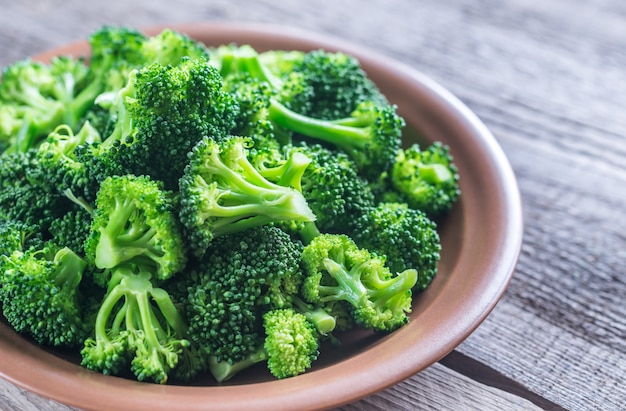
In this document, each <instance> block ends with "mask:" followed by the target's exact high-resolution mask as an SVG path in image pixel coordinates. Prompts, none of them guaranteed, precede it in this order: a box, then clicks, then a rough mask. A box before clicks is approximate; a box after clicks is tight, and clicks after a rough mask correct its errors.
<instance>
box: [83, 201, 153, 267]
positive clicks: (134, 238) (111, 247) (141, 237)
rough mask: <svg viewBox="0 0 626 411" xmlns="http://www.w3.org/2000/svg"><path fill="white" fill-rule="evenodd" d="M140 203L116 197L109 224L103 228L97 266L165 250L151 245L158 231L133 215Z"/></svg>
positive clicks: (146, 256) (97, 248) (110, 265)
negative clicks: (158, 249)
mask: <svg viewBox="0 0 626 411" xmlns="http://www.w3.org/2000/svg"><path fill="white" fill-rule="evenodd" d="M137 212H138V210H137V207H136V206H135V204H134V202H133V201H132V200H131V199H129V198H122V199H116V204H115V208H114V210H113V211H112V212H111V215H110V217H109V220H108V222H107V225H106V226H105V227H101V228H100V240H99V241H98V244H97V246H96V257H95V263H96V266H97V267H98V268H113V267H116V266H118V265H120V264H121V263H123V262H125V261H129V260H131V259H133V258H139V259H140V260H146V261H147V262H149V261H150V259H153V257H157V258H158V257H162V256H163V253H161V252H158V251H156V250H155V249H154V247H151V244H152V242H153V240H154V236H155V234H156V231H155V230H154V228H152V227H150V226H147V225H145V224H142V223H141V222H140V221H141V220H140V219H133V218H132V216H133V214H134V213H137Z"/></svg>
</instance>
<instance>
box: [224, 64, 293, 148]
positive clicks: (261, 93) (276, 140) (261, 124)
mask: <svg viewBox="0 0 626 411" xmlns="http://www.w3.org/2000/svg"><path fill="white" fill-rule="evenodd" d="M223 88H224V90H225V91H226V92H228V93H230V94H231V95H232V96H233V97H235V99H236V100H237V103H238V104H239V114H238V115H237V117H236V119H235V123H236V124H235V127H234V128H233V130H232V131H231V133H232V134H234V135H238V136H246V137H249V138H251V139H252V141H253V142H254V149H255V150H257V149H260V148H262V147H270V148H272V149H276V148H279V147H280V145H281V143H282V142H287V141H290V140H291V135H290V133H289V132H285V131H284V130H281V129H280V128H279V127H276V126H275V125H274V123H272V122H271V121H270V119H269V117H268V114H269V111H268V109H269V105H270V99H271V98H272V96H273V95H275V92H274V90H272V88H271V86H270V85H269V84H268V83H267V82H264V81H261V80H258V79H257V78H255V77H252V76H251V75H250V74H248V73H235V74H232V75H230V76H228V77H226V78H225V79H224V85H223Z"/></svg>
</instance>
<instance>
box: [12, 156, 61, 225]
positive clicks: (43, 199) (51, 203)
mask: <svg viewBox="0 0 626 411" xmlns="http://www.w3.org/2000/svg"><path fill="white" fill-rule="evenodd" d="M40 175H41V165H40V164H39V159H38V157H37V152H36V151H35V150H34V149H30V150H28V151H27V152H25V153H22V152H15V153H4V154H3V155H1V156H0V219H4V220H17V221H21V222H23V223H26V224H27V225H31V226H37V227H39V228H40V230H42V232H45V231H46V230H47V229H48V227H49V226H50V223H51V222H52V221H54V220H55V219H57V218H58V217H59V216H61V215H63V214H65V212H66V211H67V209H68V206H69V205H70V203H69V202H68V201H67V199H66V198H64V196H63V195H62V194H61V193H58V192H56V191H55V190H51V189H50V187H48V186H47V185H46V183H45V181H42V180H41V179H40V178H39V176H40Z"/></svg>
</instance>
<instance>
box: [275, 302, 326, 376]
mask: <svg viewBox="0 0 626 411" xmlns="http://www.w3.org/2000/svg"><path fill="white" fill-rule="evenodd" d="M263 328H264V330H265V335H266V337H265V340H264V342H263V348H264V349H265V351H266V353H267V367H268V369H269V370H270V372H271V373H272V375H273V376H275V377H276V378H279V379H282V378H288V377H294V376H296V375H298V374H302V373H303V372H305V371H306V370H308V369H309V368H311V364H312V363H313V361H315V360H316V359H317V356H318V355H319V335H318V333H317V331H316V329H315V327H314V326H313V324H311V322H309V320H308V319H307V318H306V317H305V316H304V315H303V314H300V313H298V312H296V311H294V310H293V309H289V308H287V309H282V310H272V311H269V312H267V313H266V314H265V315H264V316H263Z"/></svg>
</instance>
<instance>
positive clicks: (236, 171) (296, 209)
mask: <svg viewBox="0 0 626 411" xmlns="http://www.w3.org/2000/svg"><path fill="white" fill-rule="evenodd" d="M250 144H251V139H250V138H245V137H238V136H231V137H229V138H226V139H223V140H222V141H219V142H218V141H215V140H213V139H211V138H208V137H207V138H204V139H203V140H202V141H201V142H200V143H198V145H196V146H195V147H194V149H193V151H192V152H191V154H190V156H189V164H188V165H187V167H186V168H185V172H184V175H183V177H182V178H181V179H180V196H181V207H180V220H181V222H182V224H183V225H184V227H185V228H186V230H187V233H188V235H189V237H190V239H191V246H192V247H193V249H194V250H195V254H196V255H198V256H202V254H203V253H204V252H205V250H206V249H207V247H208V246H209V244H210V242H211V241H212V240H213V238H216V237H219V236H221V235H224V234H227V233H233V232H237V231H242V230H244V229H247V228H251V227H255V226H260V225H264V224H268V223H271V222H275V221H281V220H296V221H313V220H315V215H314V214H313V212H312V211H311V209H310V208H309V206H308V204H307V203H306V200H305V199H304V197H303V196H302V193H300V192H299V191H298V190H297V189H296V188H294V187H299V186H300V178H301V175H302V171H303V170H304V169H305V168H306V167H307V166H308V164H309V163H310V159H309V158H308V157H306V156H304V155H296V154H294V155H292V156H290V157H289V159H288V160H287V161H286V163H285V165H284V166H283V167H281V177H280V178H279V179H278V182H277V183H273V182H271V181H269V180H268V179H266V178H264V177H263V176H262V175H261V174H260V173H259V171H258V170H257V169H255V168H254V166H253V164H252V163H251V162H250V160H249V159H248V153H249V149H248V147H249V146H250Z"/></svg>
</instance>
